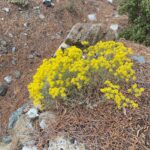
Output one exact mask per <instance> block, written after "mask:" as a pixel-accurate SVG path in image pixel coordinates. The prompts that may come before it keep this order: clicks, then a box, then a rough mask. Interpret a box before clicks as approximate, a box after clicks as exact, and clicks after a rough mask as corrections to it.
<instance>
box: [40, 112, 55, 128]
mask: <svg viewBox="0 0 150 150" xmlns="http://www.w3.org/2000/svg"><path fill="white" fill-rule="evenodd" d="M55 122H56V115H55V114H54V113H53V112H50V111H47V112H43V113H41V114H40V115H39V125H40V127H41V128H42V129H46V128H48V127H49V126H50V125H52V124H53V123H55Z"/></svg>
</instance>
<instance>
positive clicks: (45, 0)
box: [43, 0, 55, 7]
mask: <svg viewBox="0 0 150 150" xmlns="http://www.w3.org/2000/svg"><path fill="white" fill-rule="evenodd" d="M43 4H44V5H45V6H47V7H51V6H54V5H55V4H54V3H52V0H43Z"/></svg>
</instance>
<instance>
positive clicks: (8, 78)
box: [4, 75, 12, 84]
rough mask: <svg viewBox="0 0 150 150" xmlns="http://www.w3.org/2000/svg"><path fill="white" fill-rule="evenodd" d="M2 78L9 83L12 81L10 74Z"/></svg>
mask: <svg viewBox="0 0 150 150" xmlns="http://www.w3.org/2000/svg"><path fill="white" fill-rule="evenodd" d="M4 80H5V81H6V83H8V84H10V83H11V82H12V76H11V75H8V76H6V77H4Z"/></svg>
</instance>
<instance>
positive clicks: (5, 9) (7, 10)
mask: <svg viewBox="0 0 150 150" xmlns="http://www.w3.org/2000/svg"><path fill="white" fill-rule="evenodd" d="M2 10H3V11H5V12H6V13H9V11H10V9H9V8H7V7H4V8H2Z"/></svg>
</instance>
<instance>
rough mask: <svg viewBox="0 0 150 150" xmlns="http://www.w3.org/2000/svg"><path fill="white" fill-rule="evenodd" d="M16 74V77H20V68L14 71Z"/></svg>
mask: <svg viewBox="0 0 150 150" xmlns="http://www.w3.org/2000/svg"><path fill="white" fill-rule="evenodd" d="M14 75H15V78H16V79H20V77H21V72H20V71H18V70H16V71H14Z"/></svg>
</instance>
